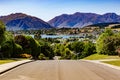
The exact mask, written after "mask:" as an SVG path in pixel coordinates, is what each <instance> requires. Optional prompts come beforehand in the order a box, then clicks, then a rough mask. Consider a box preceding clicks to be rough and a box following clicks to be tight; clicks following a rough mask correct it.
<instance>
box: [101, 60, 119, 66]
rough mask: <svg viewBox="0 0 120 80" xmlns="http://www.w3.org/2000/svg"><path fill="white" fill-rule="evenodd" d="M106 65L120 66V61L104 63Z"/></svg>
mask: <svg viewBox="0 0 120 80" xmlns="http://www.w3.org/2000/svg"><path fill="white" fill-rule="evenodd" d="M102 62H104V63H107V64H112V65H115V66H120V60H115V61H102Z"/></svg>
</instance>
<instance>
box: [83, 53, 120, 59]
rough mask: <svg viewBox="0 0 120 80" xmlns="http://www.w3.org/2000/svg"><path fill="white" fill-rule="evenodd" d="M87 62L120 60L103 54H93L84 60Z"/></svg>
mask: <svg viewBox="0 0 120 80" xmlns="http://www.w3.org/2000/svg"><path fill="white" fill-rule="evenodd" d="M84 59H85V60H100V59H120V57H118V56H108V55H101V54H93V55H90V56H88V57H85V58H84Z"/></svg>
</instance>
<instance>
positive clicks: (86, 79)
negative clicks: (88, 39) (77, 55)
mask: <svg viewBox="0 0 120 80" xmlns="http://www.w3.org/2000/svg"><path fill="white" fill-rule="evenodd" d="M0 80H120V71H119V70H116V69H113V68H110V67H107V66H104V65H100V64H96V63H91V62H86V61H80V60H79V61H75V60H60V61H59V60H48V61H35V62H31V63H27V64H24V65H22V66H19V67H17V68H15V69H13V70H10V71H8V72H6V73H4V74H2V75H0Z"/></svg>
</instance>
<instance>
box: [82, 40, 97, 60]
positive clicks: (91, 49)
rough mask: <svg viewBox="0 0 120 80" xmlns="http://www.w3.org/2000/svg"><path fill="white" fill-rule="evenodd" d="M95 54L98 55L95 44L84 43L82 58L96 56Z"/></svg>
mask: <svg viewBox="0 0 120 80" xmlns="http://www.w3.org/2000/svg"><path fill="white" fill-rule="evenodd" d="M95 53H96V48H95V44H94V43H92V42H86V43H84V50H83V52H82V54H81V56H80V58H84V57H87V56H90V55H91V54H95Z"/></svg>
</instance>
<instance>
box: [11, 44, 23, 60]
mask: <svg viewBox="0 0 120 80" xmlns="http://www.w3.org/2000/svg"><path fill="white" fill-rule="evenodd" d="M13 50H14V51H13V53H12V55H11V56H12V57H13V58H19V57H20V55H21V54H22V53H23V48H22V46H21V45H19V44H16V43H14V45H13Z"/></svg>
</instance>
